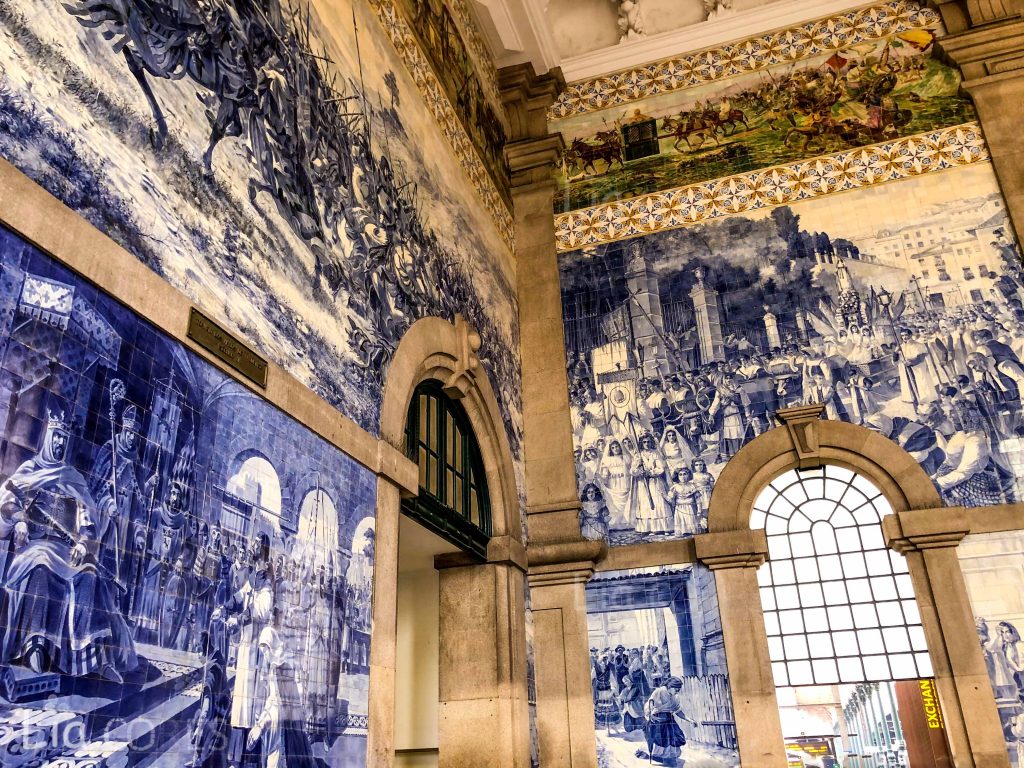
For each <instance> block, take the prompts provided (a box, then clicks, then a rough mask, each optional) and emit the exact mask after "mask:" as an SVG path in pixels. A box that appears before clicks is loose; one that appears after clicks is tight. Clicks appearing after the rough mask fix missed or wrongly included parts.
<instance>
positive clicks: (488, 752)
mask: <svg viewBox="0 0 1024 768" xmlns="http://www.w3.org/2000/svg"><path fill="white" fill-rule="evenodd" d="M479 348H480V337H479V335H478V334H477V332H476V330H475V329H474V328H473V327H472V326H471V325H470V324H469V323H468V322H466V321H465V320H464V319H463V318H462V317H458V316H457V317H456V318H455V322H454V323H450V322H448V321H447V320H444V319H442V318H436V317H432V318H424V319H422V320H419V321H417V322H416V323H414V324H413V325H412V327H411V328H409V330H408V331H407V332H406V334H405V336H404V337H403V338H402V340H401V342H400V343H399V345H398V349H397V350H396V352H395V355H394V358H393V359H392V362H391V365H390V367H389V370H388V374H387V379H386V381H385V386H384V395H383V402H382V406H381V422H380V438H381V440H382V441H383V443H384V444H386V445H389V446H391V447H392V448H394V449H397V450H398V451H400V452H402V453H404V451H405V427H406V418H407V415H408V410H409V404H410V402H411V400H412V396H413V393H414V392H415V390H416V387H417V386H418V385H419V384H420V383H422V382H424V381H428V380H435V381H439V382H441V384H442V385H443V386H444V390H445V392H446V394H448V396H449V397H451V398H453V399H457V400H459V402H460V403H461V405H462V407H463V408H464V410H465V412H466V415H467V417H468V419H469V422H470V425H471V426H472V429H473V432H474V435H475V437H476V439H477V443H478V445H479V447H480V453H481V458H482V461H483V465H484V471H485V474H486V477H487V487H488V491H489V495H490V500H491V523H492V537H491V542H490V544H489V546H488V561H487V562H486V563H484V564H479V563H477V562H475V561H474V560H473V559H472V558H470V557H468V556H463V555H444V556H439V557H438V558H437V559H436V561H435V565H436V567H438V569H439V570H440V590H441V594H440V606H439V611H440V638H439V639H440V658H441V668H440V675H439V682H440V702H439V703H440V707H439V723H438V736H439V747H440V749H439V765H440V766H442V768H447V766H452V767H454V766H461V765H476V766H480V768H492V767H493V768H526V766H528V765H529V760H530V733H529V713H528V708H527V681H526V630H525V595H526V549H525V545H524V542H523V525H522V511H521V509H520V504H519V494H518V491H517V489H516V481H515V471H514V464H513V459H512V451H511V448H510V445H509V441H508V437H507V433H506V431H505V423H504V420H503V417H502V413H501V409H500V408H499V406H498V400H497V398H496V397H495V394H494V391H493V389H492V387H491V384H490V381H489V380H488V378H487V376H486V374H485V373H484V372H483V370H482V368H481V365H480V361H479V359H478V357H477V351H478V350H479ZM408 463H409V466H410V467H411V471H412V482H411V483H407V484H403V487H401V488H400V487H399V486H398V485H396V484H395V483H394V482H393V481H390V480H389V479H388V478H387V477H386V476H385V475H383V474H382V475H380V476H379V477H378V483H377V548H376V552H375V558H376V561H375V564H374V596H373V639H372V643H371V649H370V680H371V685H370V707H369V711H370V726H369V741H368V746H367V764H368V765H379V766H388V765H393V764H394V759H395V756H394V715H395V640H396V637H397V625H396V622H397V585H398V529H399V523H398V521H399V515H400V514H401V512H400V503H401V494H402V493H414V492H415V489H416V488H417V483H416V477H417V471H416V465H415V464H414V463H413V462H411V461H409V462H408Z"/></svg>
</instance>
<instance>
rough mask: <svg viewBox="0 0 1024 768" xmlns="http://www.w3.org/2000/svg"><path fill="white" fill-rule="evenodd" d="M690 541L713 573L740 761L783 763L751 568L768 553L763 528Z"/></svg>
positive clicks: (765, 767)
mask: <svg viewBox="0 0 1024 768" xmlns="http://www.w3.org/2000/svg"><path fill="white" fill-rule="evenodd" d="M693 541H694V545H695V547H696V551H697V559H698V560H700V561H701V562H702V563H704V565H706V566H707V567H708V568H710V569H711V571H713V572H714V574H715V584H716V586H717V591H718V608H719V611H721V615H722V639H723V641H724V642H725V660H726V663H727V664H728V666H729V687H730V689H731V690H732V703H733V709H734V711H735V713H736V735H737V738H738V741H739V750H740V762H741V763H742V764H743V765H756V766H759V768H785V767H786V765H787V764H788V763H787V760H786V749H785V743H784V741H783V738H782V722H781V719H780V717H779V704H778V701H777V699H776V697H775V681H774V679H773V678H772V665H771V660H770V658H769V656H768V635H767V632H766V631H765V628H764V615H763V611H762V609H761V599H760V594H759V592H758V587H757V569H758V568H759V567H760V566H761V565H763V564H764V562H765V561H766V560H767V559H768V539H767V537H766V536H765V533H764V531H762V530H757V531H753V530H749V529H748V530H738V531H723V532H720V533H705V534H701V535H699V536H695V537H694V539H693Z"/></svg>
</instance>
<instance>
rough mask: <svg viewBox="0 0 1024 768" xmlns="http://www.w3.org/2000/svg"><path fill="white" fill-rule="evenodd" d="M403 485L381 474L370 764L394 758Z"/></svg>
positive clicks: (375, 555)
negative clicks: (399, 525)
mask: <svg viewBox="0 0 1024 768" xmlns="http://www.w3.org/2000/svg"><path fill="white" fill-rule="evenodd" d="M400 506H401V489H400V488H399V486H398V485H396V484H395V483H394V482H393V481H391V480H389V479H388V478H386V477H384V476H383V475H378V476H377V517H376V521H375V523H374V529H375V533H376V537H375V539H374V553H373V635H372V637H371V639H370V681H371V683H372V684H371V685H370V695H369V727H368V731H369V732H368V736H367V744H366V764H367V765H379V766H388V765H394V760H395V658H396V646H395V643H396V639H397V637H398V520H399V515H400V514H401V512H400V511H399V510H400Z"/></svg>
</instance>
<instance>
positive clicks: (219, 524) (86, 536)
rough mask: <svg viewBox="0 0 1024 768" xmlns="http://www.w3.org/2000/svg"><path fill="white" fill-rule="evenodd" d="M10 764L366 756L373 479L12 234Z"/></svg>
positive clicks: (336, 760)
mask: <svg viewBox="0 0 1024 768" xmlns="http://www.w3.org/2000/svg"><path fill="white" fill-rule="evenodd" d="M0 263H2V267H0V324H2V325H0V394H2V397H0V402H2V406H0V411H2V412H0V424H2V433H0V732H2V733H3V738H2V739H0V764H3V765H5V766H19V765H30V764H31V765H35V764H44V763H46V764H49V762H48V761H50V760H56V759H58V758H59V759H60V761H61V762H60V764H61V765H65V766H68V767H69V768H115V767H117V768H120V767H121V766H132V765H157V764H161V765H170V764H173V765H178V766H187V767H188V768H215V767H218V768H219V767H222V766H226V765H233V766H238V768H245V767H248V768H257V767H259V768H265V767H266V766H276V765H289V766H291V765H294V766H316V765H324V766H326V765H337V766H346V768H348V766H356V765H363V764H364V760H365V748H366V740H365V739H366V726H367V700H368V685H369V648H370V601H371V588H372V575H373V555H374V524H373V513H374V499H375V493H374V479H373V475H372V473H370V472H369V471H368V470H365V469H363V468H361V467H359V466H358V465H356V464H355V463H354V462H353V461H352V460H351V459H348V458H347V457H345V456H344V455H343V454H341V453H340V452H339V451H338V450H337V449H335V448H333V447H332V446H329V445H328V444H326V443H325V442H324V441H323V440H321V439H320V438H319V437H317V436H315V435H313V434H312V433H310V432H309V431H308V430H306V429H305V428H304V427H301V426H299V425H298V424H296V423H294V422H292V421H291V420H289V419H288V417H286V416H285V415H284V414H283V413H281V412H280V411H278V410H276V409H275V408H273V407H271V406H269V405H268V404H266V403H265V402H263V401H262V400H260V399H259V398H257V397H256V396H254V395H252V394H251V393H249V392H248V391H246V390H244V389H243V388H242V387H241V386H239V385H238V384H236V383H235V382H234V381H232V380H230V379H228V378H227V377H226V376H224V375H223V374H222V373H220V372H219V371H217V370H216V369H215V368H213V367H212V366H210V365H209V364H207V363H205V362H204V361H202V360H201V359H199V358H198V357H197V356H195V355H194V354H193V353H191V352H188V351H187V350H186V349H185V348H184V347H182V346H181V345H179V344H178V343H176V342H172V341H170V340H168V339H167V338H166V337H164V336H162V335H161V334H160V333H159V332H157V331H156V330H154V329H153V328H152V327H150V326H149V325H147V324H145V323H144V322H142V321H140V320H139V319H138V318H137V317H136V316H135V315H133V314H132V313H131V312H130V311H128V310H126V309H124V308H123V307H121V306H120V305H118V304H116V303H115V302H114V301H113V300H111V299H109V298H108V297H106V296H105V295H103V294H101V293H100V292H99V291H97V290H96V289H95V288H93V287H91V286H90V285H88V284H86V283H85V282H84V281H82V280H81V279H79V278H77V277H76V276H74V275H72V274H71V273H69V272H68V271H67V270H65V269H64V268H63V267H60V266H58V265H57V264H56V263H55V262H53V261H51V260H50V259H49V258H47V257H45V256H44V255H43V254H41V253H40V252H38V251H37V250H35V249H34V248H33V247H32V246H30V245H28V244H26V243H24V242H23V241H21V240H20V239H19V238H18V237H17V236H16V235H14V234H13V233H10V232H8V231H7V230H0Z"/></svg>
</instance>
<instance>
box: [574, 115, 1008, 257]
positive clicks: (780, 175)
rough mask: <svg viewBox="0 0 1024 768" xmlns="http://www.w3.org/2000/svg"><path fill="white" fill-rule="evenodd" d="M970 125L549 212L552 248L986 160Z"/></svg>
mask: <svg viewBox="0 0 1024 768" xmlns="http://www.w3.org/2000/svg"><path fill="white" fill-rule="evenodd" d="M988 157H989V154H988V150H987V148H986V146H985V141H984V138H983V137H982V133H981V128H980V126H979V125H978V124H977V123H973V122H972V123H966V124H964V125H959V126H955V127H953V128H946V129H943V130H940V131H933V132H931V133H924V134H920V135H917V136H910V137H907V138H903V139H899V140H896V141H892V142H887V143H884V144H876V145H873V146H870V147H861V148H858V149H854V150H850V151H848V152H840V153H837V154H834V155H826V156H823V157H817V158H814V159H811V160H806V161H803V162H799V163H793V164H790V165H783V166H777V167H774V168H767V169H763V170H759V171H754V172H751V173H742V174H737V175H735V176H729V177H726V178H721V179H715V180H712V181H707V182H702V183H699V184H691V185H689V186H685V187H680V188H677V189H672V190H667V191H664V192H658V193H655V194H651V195H644V196H643V197H637V198H633V199H631V200H622V201H618V202H615V203H609V204H606V205H599V206H594V207H592V208H584V209H581V210H578V211H572V212H571V213H566V214H562V215H559V216H556V217H555V237H556V240H557V247H558V250H559V252H565V251H573V250H576V249H578V248H583V247H585V246H590V245H597V244H599V243H607V242H611V241H614V240H622V239H625V238H629V237H636V236H638V235H646V234H651V233H652V232H659V231H661V230H666V229H677V228H680V227H685V226H689V225H692V224H697V223H699V222H702V221H707V220H710V219H715V218H718V217H721V216H730V215H732V214H736V213H742V212H744V211H753V210H757V209H759V208H770V207H774V206H777V205H785V204H789V203H794V202H796V201H798V200H805V199H808V198H812V197H821V196H823V195H830V194H832V193H835V192H842V191H845V190H849V189H856V188H858V187H868V186H873V185H875V184H882V183H884V182H888V181H895V180H898V179H904V178H910V177H912V176H920V175H922V174H926V173H932V172H935V171H941V170H945V169H948V168H954V167H957V166H963V165H970V164H972V163H977V162H981V161H983V160H987V159H988Z"/></svg>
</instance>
